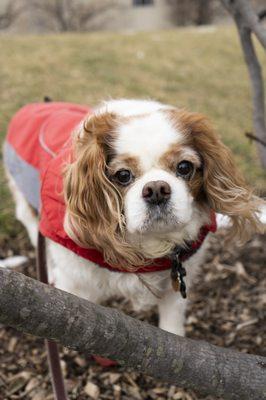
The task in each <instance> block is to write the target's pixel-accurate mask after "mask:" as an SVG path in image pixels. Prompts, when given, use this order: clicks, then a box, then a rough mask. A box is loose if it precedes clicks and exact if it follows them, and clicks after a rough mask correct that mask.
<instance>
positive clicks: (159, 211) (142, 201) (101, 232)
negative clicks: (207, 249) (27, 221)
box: [64, 100, 259, 270]
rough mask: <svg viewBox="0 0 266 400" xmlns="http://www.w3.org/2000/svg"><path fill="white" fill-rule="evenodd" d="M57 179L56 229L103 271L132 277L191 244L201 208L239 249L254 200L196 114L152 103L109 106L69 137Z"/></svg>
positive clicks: (250, 224)
mask: <svg viewBox="0 0 266 400" xmlns="http://www.w3.org/2000/svg"><path fill="white" fill-rule="evenodd" d="M74 145H75V161H74V162H73V163H72V164H71V165H69V166H68V169H67V171H66V175H65V186H64V187H65V200H66V218H65V230H66V232H67V233H68V235H69V236H70V237H71V238H72V239H73V240H74V241H75V242H76V243H78V244H79V245H81V246H83V247H93V248H96V249H98V250H100V251H101V252H103V254H104V257H105V259H106V261H107V262H109V263H111V264H112V265H116V266H120V267H122V268H128V269H132V270H133V269H136V268H137V267H138V266H140V265H143V263H144V262H145V261H144V260H145V258H146V257H150V258H154V257H158V256H163V255H165V254H167V253H169V251H170V250H171V249H172V248H173V247H174V245H175V244H180V243H182V242H183V241H185V240H191V239H194V238H196V237H197V235H198V232H199V229H200V227H201V226H202V225H203V224H204V223H207V222H209V215H210V209H213V210H214V211H216V212H219V213H222V214H225V215H228V216H229V217H230V218H231V221H232V228H231V233H232V234H233V235H234V236H238V238H240V239H241V240H246V239H247V238H248V237H249V236H250V234H251V233H252V232H253V231H256V230H258V229H259V222H258V219H257V216H256V212H257V207H258V200H257V198H256V197H255V196H253V194H252V192H251V190H250V189H249V188H248V187H247V186H246V184H245V182H244V180H243V178H242V177H241V175H240V173H239V172H238V170H237V169H236V166H235V164H234V162H233V158H232V154H231V152H230V150H229V149H228V148H227V147H226V146H225V145H224V144H222V142H221V141H220V139H219V137H218V136H217V134H216V133H215V132H214V130H213V129H212V127H211V125H210V123H209V122H208V120H207V119H206V117H204V116H203V115H201V114H197V113H190V112H187V111H184V110H179V109H175V108H172V107H170V106H164V105H162V104H159V103H155V102H136V101H132V102H130V101H123V100H122V101H112V102H110V103H106V105H105V106H104V107H103V108H101V109H99V110H98V111H96V112H95V114H94V115H92V116H89V117H88V118H87V119H86V120H85V121H84V123H83V125H82V127H81V129H80V130H79V131H78V132H77V134H76V136H75V137H74Z"/></svg>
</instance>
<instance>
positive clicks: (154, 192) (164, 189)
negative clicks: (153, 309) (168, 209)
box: [142, 181, 171, 205]
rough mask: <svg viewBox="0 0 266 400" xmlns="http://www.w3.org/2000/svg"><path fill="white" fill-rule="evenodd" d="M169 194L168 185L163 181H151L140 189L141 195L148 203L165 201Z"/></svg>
mask: <svg viewBox="0 0 266 400" xmlns="http://www.w3.org/2000/svg"><path fill="white" fill-rule="evenodd" d="M170 196H171V188H170V185H169V184H168V183H167V182H165V181H151V182H148V183H146V185H145V186H144V187H143V189H142V197H143V198H144V200H145V201H146V202H147V203H149V204H154V205H159V204H162V203H166V201H167V200H168V199H169V198H170Z"/></svg>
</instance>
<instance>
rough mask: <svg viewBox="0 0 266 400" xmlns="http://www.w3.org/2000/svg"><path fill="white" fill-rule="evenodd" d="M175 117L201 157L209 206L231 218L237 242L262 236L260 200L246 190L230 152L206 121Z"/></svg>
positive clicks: (189, 116)
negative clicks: (258, 235) (258, 234)
mask: <svg viewBox="0 0 266 400" xmlns="http://www.w3.org/2000/svg"><path fill="white" fill-rule="evenodd" d="M175 113H177V118H175V121H176V124H178V127H179V129H180V128H181V129H182V130H183V132H184V133H185V137H186V140H187V141H188V142H189V144H190V145H191V146H193V147H194V148H195V149H196V150H197V151H198V153H199V154H200V156H201V157H202V160H203V190H204V193H205V197H206V198H207V201H208V204H209V206H210V207H211V208H212V209H214V210H215V211H216V212H219V213H222V214H225V215H227V216H229V217H230V219H231V221H232V229H231V234H232V236H233V237H237V238H238V239H239V240H240V242H244V241H246V240H247V239H249V237H250V236H251V235H252V233H255V232H262V231H263V226H262V224H261V223H260V221H259V219H258V211H259V206H260V205H261V204H262V203H263V200H261V199H259V198H258V197H256V196H255V195H254V194H253V191H252V190H251V189H250V188H249V187H248V186H247V184H246V183H245V181H244V179H243V177H242V175H241V173H240V172H239V171H238V169H237V167H236V165H235V162H234V160H233V155H232V153H231V151H230V150H229V149H228V148H227V147H226V146H225V145H224V144H223V143H222V142H221V140H220V139H219V137H218V135H217V134H216V133H215V131H214V130H213V128H212V126H211V124H210V122H209V121H208V119H207V118H206V117H205V116H203V115H201V114H198V113H189V112H186V111H175ZM177 121H178V122H177ZM230 236H231V235H230ZM232 236H231V237H232Z"/></svg>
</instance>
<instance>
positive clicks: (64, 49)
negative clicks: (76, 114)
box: [0, 27, 266, 236]
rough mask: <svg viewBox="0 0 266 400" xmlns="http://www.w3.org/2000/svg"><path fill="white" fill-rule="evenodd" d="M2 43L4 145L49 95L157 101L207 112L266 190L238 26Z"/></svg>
mask: <svg viewBox="0 0 266 400" xmlns="http://www.w3.org/2000/svg"><path fill="white" fill-rule="evenodd" d="M0 45H1V66H0V107H1V112H0V140H1V142H2V140H3V138H4V136H5V132H6V129H7V124H8V121H9V119H10V117H11V116H12V115H13V114H14V113H15V111H16V110H17V109H18V108H19V107H21V106H22V105H24V104H25V103H28V102H34V101H40V100H42V98H43V96H44V95H49V96H51V97H52V98H53V99H54V100H67V101H72V102H80V103H85V104H90V105H95V104H97V103H98V102H99V101H101V100H102V99H106V98H109V97H113V98H116V97H140V98H149V97H150V98H155V99H158V100H160V101H162V102H167V103H171V104H173V105H177V106H180V107H186V108H188V109H190V110H193V111H199V112H203V113H205V114H207V115H208V116H209V117H210V118H211V119H212V121H213V123H214V125H215V127H216V129H217V131H218V132H219V133H220V134H221V136H222V138H223V140H224V142H225V143H226V144H227V145H228V146H230V147H231V149H232V150H233V152H234V154H235V157H236V161H237V163H238V165H239V167H240V168H241V169H242V171H243V172H244V174H245V176H246V178H247V180H248V181H249V182H250V183H251V184H252V185H253V186H255V187H256V188H257V189H259V190H261V191H265V190H266V179H265V178H266V173H265V172H263V171H262V169H261V168H260V166H259V162H258V158H257V156H256V149H255V145H254V143H252V144H251V143H249V141H248V140H247V139H246V138H245V136H244V132H245V131H250V130H252V114H251V111H252V110H251V99H250V90H249V80H248V76H247V71H246V66H245V64H244V62H243V59H242V54H241V50H240V46H239V42H238V38H237V35H236V32H235V30H234V29H233V28H230V27H226V28H224V27H221V28H218V29H216V30H214V31H213V32H207V31H204V30H198V29H196V28H187V29H179V30H173V31H164V32H153V33H137V34H115V33H114V34H110V33H91V34H84V35H81V34H78V35H77V34H72V35H70V34H69V35H49V36H22V37H18V36H12V37H11V36H9V37H8V36H1V37H0ZM259 55H260V58H261V60H262V64H264V65H266V63H265V55H264V54H263V52H262V51H261V52H260V53H259ZM265 69H266V68H265ZM265 69H264V75H265V73H266V70H265ZM3 182H4V178H3V173H2V170H0V196H1V202H0V235H1V234H2V235H3V234H4V235H9V236H10V235H11V236H12V234H14V232H15V230H16V228H14V224H13V217H12V202H11V201H10V196H9V194H8V191H7V188H6V186H5V185H4V184H3Z"/></svg>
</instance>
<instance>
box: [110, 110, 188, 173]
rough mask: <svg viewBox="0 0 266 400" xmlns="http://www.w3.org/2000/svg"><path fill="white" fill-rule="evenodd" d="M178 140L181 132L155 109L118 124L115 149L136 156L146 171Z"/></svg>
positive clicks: (120, 152) (180, 139)
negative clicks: (150, 112)
mask: <svg viewBox="0 0 266 400" xmlns="http://www.w3.org/2000/svg"><path fill="white" fill-rule="evenodd" d="M178 141H182V136H181V134H178V133H177V132H176V130H175V129H174V128H173V127H172V126H171V124H170V122H169V121H168V120H167V118H166V116H165V115H164V114H163V113H162V112H160V111H157V112H153V113H152V114H146V115H144V116H140V117H138V118H136V119H132V120H130V121H129V122H128V123H127V124H123V125H122V126H120V128H119V130H118V139H117V141H116V142H115V151H116V153H117V154H130V155H131V156H136V157H138V159H139V160H140V164H141V167H142V169H143V170H144V171H148V170H149V169H150V168H152V167H153V166H154V164H156V163H158V161H159V159H160V157H161V156H162V155H163V154H164V153H165V152H166V151H167V150H168V149H169V147H170V146H171V145H172V144H174V143H178Z"/></svg>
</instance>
